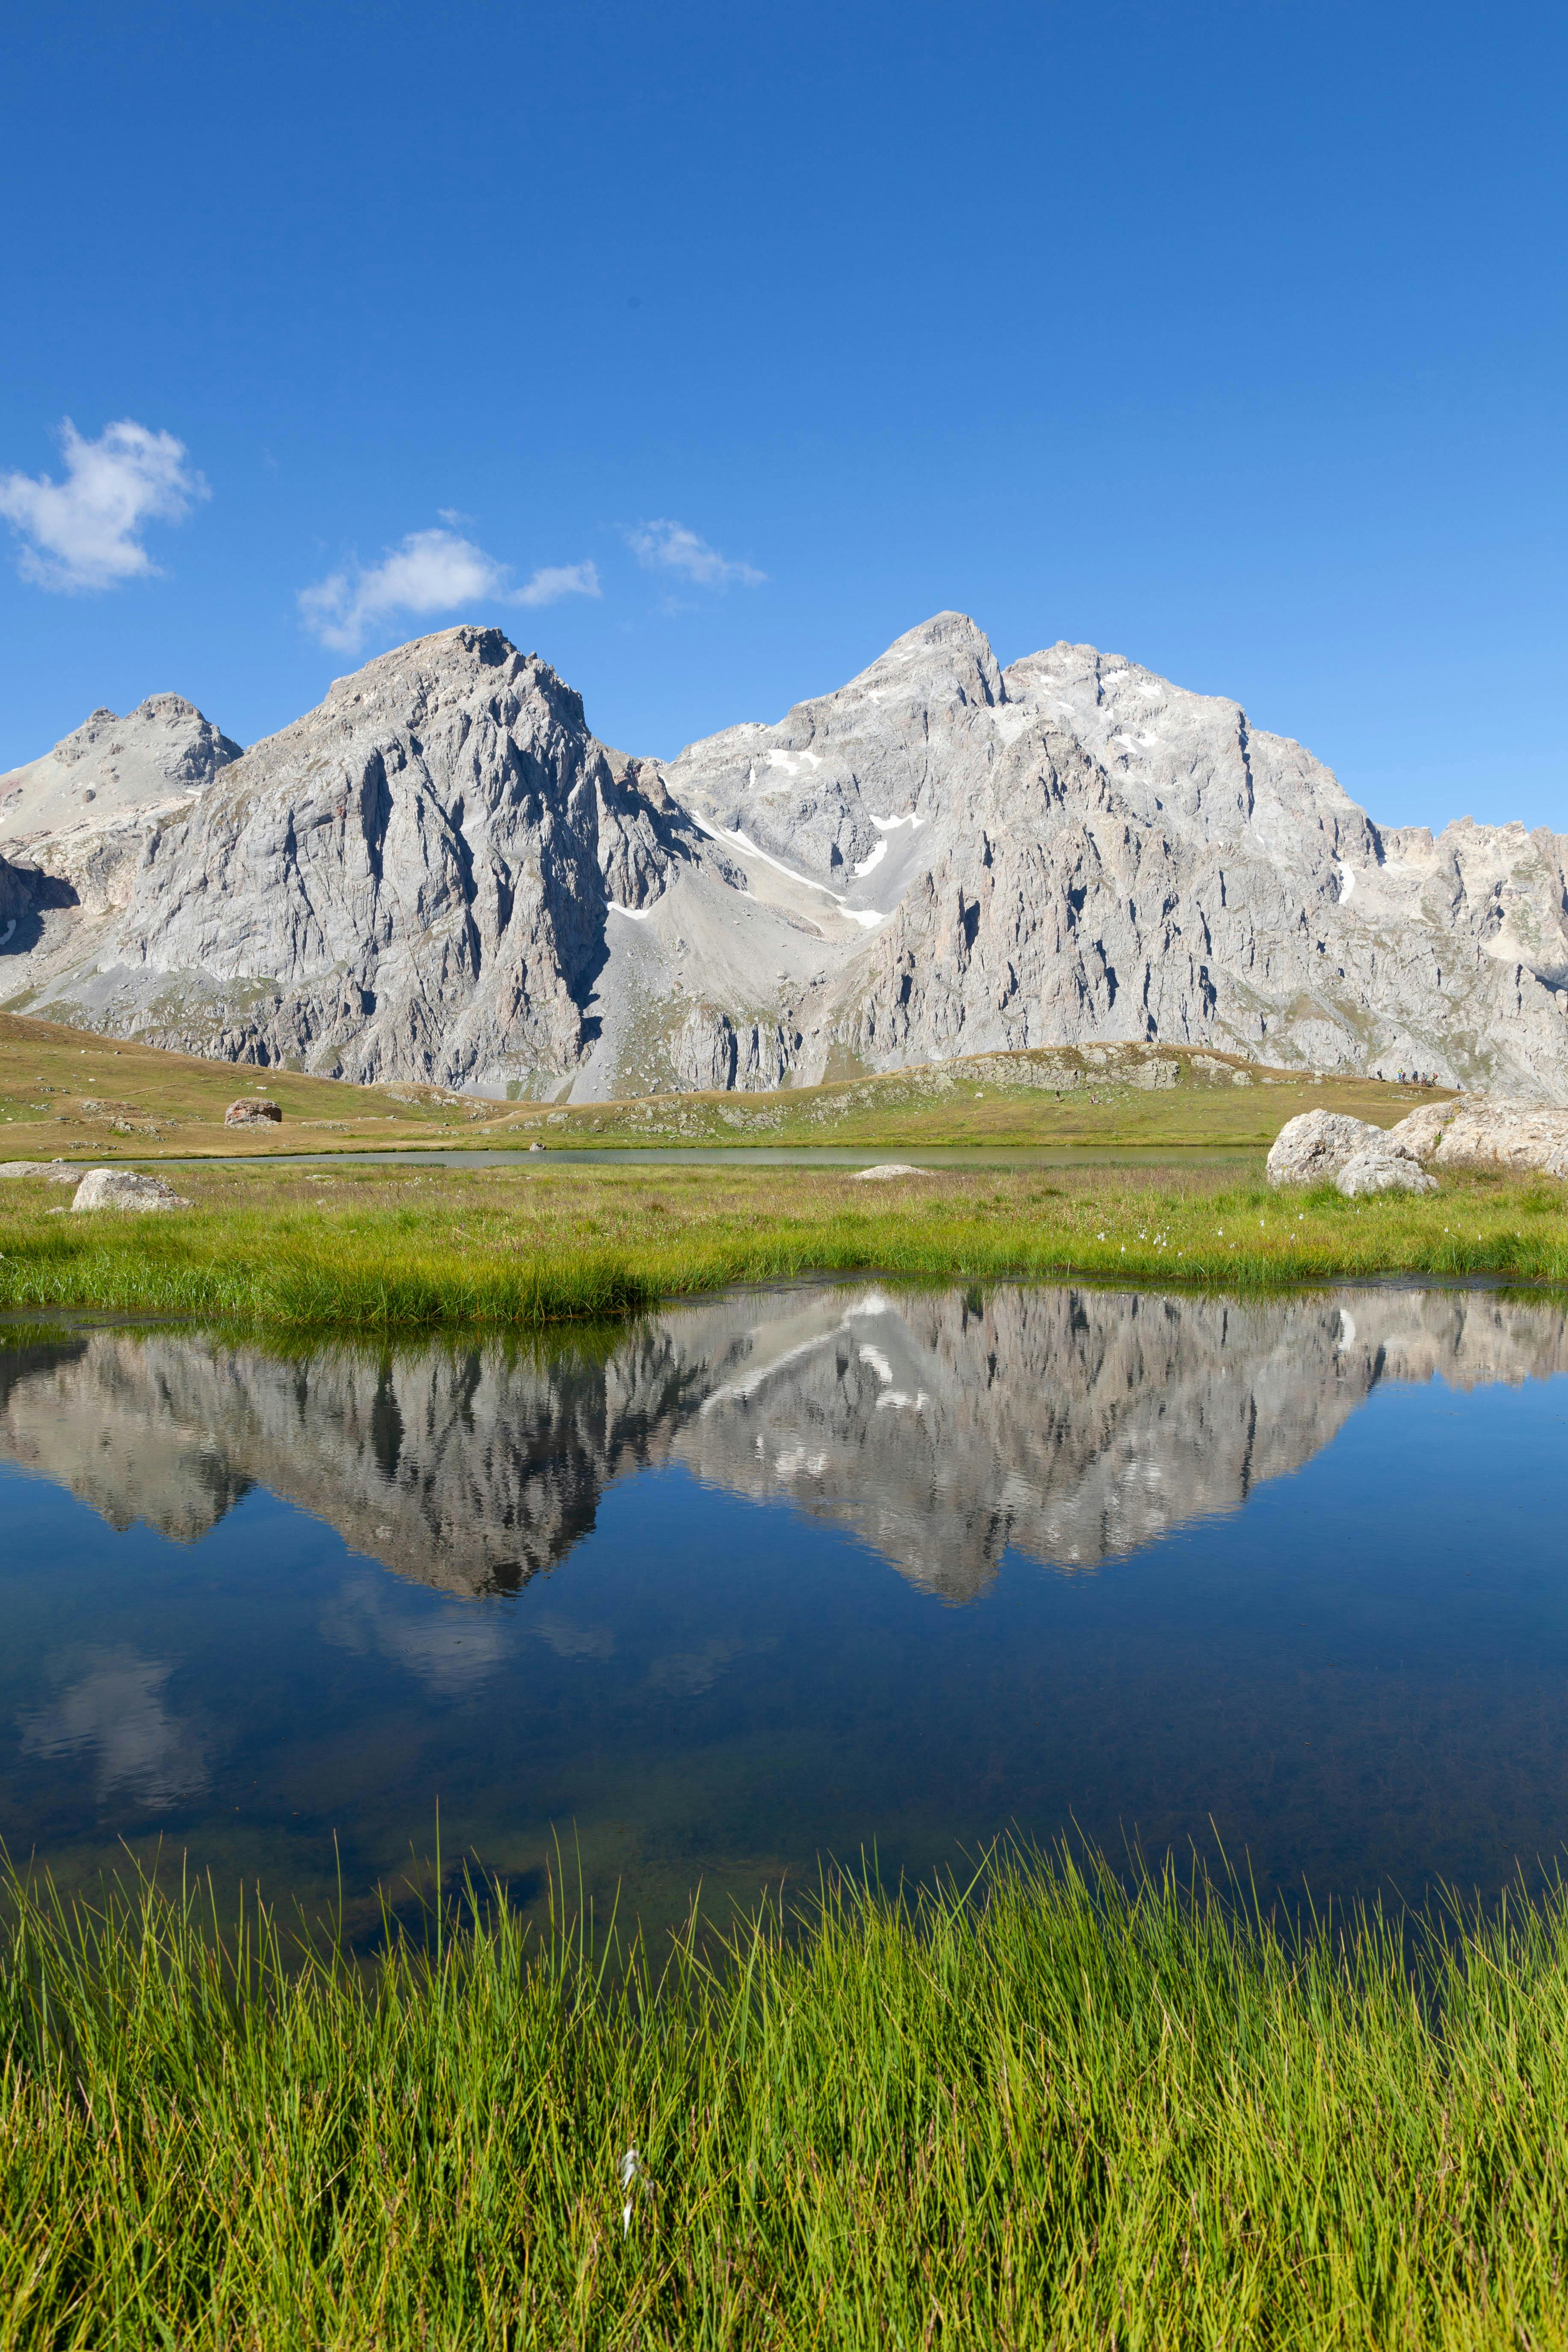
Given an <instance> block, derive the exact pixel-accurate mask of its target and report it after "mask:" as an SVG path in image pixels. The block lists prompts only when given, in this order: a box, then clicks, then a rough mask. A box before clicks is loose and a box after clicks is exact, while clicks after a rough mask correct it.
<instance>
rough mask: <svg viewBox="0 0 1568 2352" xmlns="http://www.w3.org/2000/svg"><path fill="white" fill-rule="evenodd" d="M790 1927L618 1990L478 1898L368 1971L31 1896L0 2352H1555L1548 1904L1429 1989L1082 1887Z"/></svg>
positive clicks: (1556, 1903)
mask: <svg viewBox="0 0 1568 2352" xmlns="http://www.w3.org/2000/svg"><path fill="white" fill-rule="evenodd" d="M791 1925H792V1923H790V1922H789V1921H787V1920H785V1919H783V1918H781V1917H780V1916H779V1915H778V1914H777V1913H773V1912H767V1911H764V1912H763V1913H762V1914H760V1915H759V1916H758V1917H757V1918H756V1919H755V1920H753V1921H752V1922H751V1923H749V1924H748V1925H746V1926H744V1927H742V1928H741V1929H740V1930H739V1931H738V1932H735V1933H733V1934H731V1937H729V1940H728V1943H727V1946H726V1947H725V1948H722V1949H721V1950H719V1951H718V1952H717V1953H716V1954H714V1953H712V1951H711V1949H710V1948H709V1949H708V1950H707V1951H705V1948H704V1947H703V1945H702V1944H701V1942H700V1938H699V1937H697V1935H696V1933H695V1930H694V1929H692V1930H689V1931H688V1932H687V1934H686V1935H685V1936H684V1937H679V1938H677V1939H676V1940H675V1942H674V1943H673V1945H672V1946H671V1948H669V1951H668V1956H667V1957H664V1958H656V1957H655V1956H653V1955H651V1954H649V1953H647V1952H646V1951H644V1950H642V1949H641V1948H637V1947H636V1946H634V1947H633V1948H630V1949H629V1950H627V1951H624V1952H622V1953H621V1954H620V1955H619V1960H618V1964H617V1965H616V1966H615V1967H610V1966H608V1965H606V1956H605V1955H601V1956H600V1957H599V1958H595V1956H594V1953H593V1951H592V1949H591V1948H590V1946H589V1944H588V1941H587V1939H586V1938H585V1937H584V1936H583V1935H582V1934H581V1933H580V1932H577V1931H574V1929H573V1928H572V1927H569V1926H567V1925H564V1924H563V1921H562V1918H561V1916H560V1914H559V1913H558V1914H557V1915H556V1917H555V1924H554V1926H553V1927H552V1931H551V1933H550V1934H549V1935H548V1937H546V1939H545V1940H544V1942H543V1943H542V1944H541V1945H537V1946H535V1945H533V1944H531V1942H530V1940H529V1937H528V1935H527V1932H526V1930H525V1929H523V1928H522V1927H521V1926H520V1925H519V1924H518V1923H517V1921H516V1920H515V1918H513V1917H512V1916H510V1915H509V1913H508V1911H507V1910H506V1907H505V1906H504V1904H502V1905H489V1906H482V1907H481V1908H480V1909H479V1910H478V1911H477V1912H476V1915H475V1916H473V1917H472V1918H470V1920H469V1921H468V1923H467V1924H465V1925H454V1923H453V1922H452V1921H451V1920H450V1919H448V1920H447V1922H446V1923H445V1925H444V1926H433V1927H432V1928H431V1930H430V1931H429V1932H427V1933H426V1934H425V1935H423V1936H422V1937H418V1938H416V1939H411V1938H407V1937H403V1938H394V1939H393V1940H392V1941H391V1942H390V1943H389V1945H388V1947H387V1948H386V1949H385V1950H384V1953H383V1954H382V1955H381V1957H380V1958H379V1959H378V1960H377V1961H376V1963H375V1964H374V1969H372V1970H371V1972H370V1973H369V1975H368V1976H367V1975H366V1974H365V1973H363V1971H362V1970H361V1969H357V1968H356V1967H355V1966H354V1965H353V1963H352V1962H351V1961H349V1960H347V1959H345V1958H342V1957H339V1956H338V1955H337V1954H335V1953H331V1952H329V1953H328V1954H326V1955H325V1956H324V1957H323V1956H322V1955H321V1954H320V1953H316V1954H313V1955H312V1954H309V1953H301V1952H300V1951H298V1950H296V1949H293V1948H290V1947H289V1943H288V1940H287V1938H286V1937H284V1935H283V1934H282V1933H281V1932H280V1930H279V1925H278V1923H277V1921H276V1920H275V1919H273V1918H271V1917H269V1916H268V1915H267V1914H266V1913H264V1912H258V1911H256V1910H252V1911H251V1912H250V1913H249V1914H248V1916H245V1917H244V1918H242V1919H241V1920H240V1921H239V1923H238V1924H237V1926H236V1927H232V1928H227V1929H225V1928H224V1927H223V1923H221V1922H219V1921H216V1920H215V1918H214V1917H213V1916H211V1914H210V1912H209V1911H208V1910H207V1909H206V1908H205V1898H204V1901H203V1902H198V1901H196V1900H195V1899H194V1898H193V1897H191V1896H189V1895H187V1896H186V1897H185V1898H184V1900H178V1899H177V1900H174V1901H172V1902H171V1901H166V1900H163V1899H162V1898H160V1897H158V1896H156V1895H153V1893H152V1892H151V1891H150V1890H148V1889H146V1888H144V1887H143V1888H142V1889H140V1890H133V1891H132V1894H131V1895H130V1897H129V1899H126V1900H121V1901H118V1902H116V1903H114V1904H112V1905H110V1906H109V1907H108V1908H107V1909H105V1910H100V1911H98V1912H96V1913H90V1912H86V1911H82V1910H79V1909H77V1910H72V1909H69V1908H68V1907H67V1906H65V1905H63V1904H62V1903H61V1902H59V1901H58V1899H51V1897H50V1896H49V1895H48V1894H47V1890H45V1891H43V1892H42V1893H41V1894H40V1893H39V1891H37V1890H36V1889H33V1890H28V1889H24V1888H19V1887H14V1888H13V1890H12V1924H11V1928H10V1934H9V1939H8V1942H7V1944H6V1946H5V1951H4V1957H3V1961H0V2051H3V2053H4V2067H5V2073H4V2081H3V2083H0V2098H3V2101H4V2126H3V2130H0V2311H3V2313H4V2323H3V2326H0V2341H3V2342H4V2343H5V2345H6V2346H7V2347H24V2346H26V2347H32V2346H41V2345H49V2346H51V2347H53V2346H58V2345H67V2344H69V2345H84V2346H85V2345H91V2346H94V2347H109V2346H121V2345H125V2346H130V2345H135V2346H142V2345H151V2344H170V2345H173V2344H178V2345H181V2346H191V2347H207V2346H212V2347H217V2346H220V2345H223V2346H256V2347H268V2352H270V2347H290V2352H293V2347H307V2346H316V2345H329V2344H330V2345H332V2346H334V2347H351V2346H353V2347H358V2346H365V2347H369V2346H376V2347H401V2346H405V2345H408V2346H417V2347H458V2346H462V2347H475V2346H489V2345H506V2346H517V2345H541V2346H551V2347H562V2346H574V2347H590V2346H592V2347H598V2346H605V2347H608V2346H616V2347H619V2346H627V2347H630V2346H641V2347H652V2346H672V2347H673V2346H680V2347H710V2346H711V2347H718V2346H736V2347H739V2346H745V2347H752V2346H781V2347H783V2346H790V2347H795V2346H803V2345H817V2344H820V2345H833V2346H840V2345H855V2346H859V2345H911V2346H913V2345H954V2346H958V2345H962V2346H965V2347H968V2346H975V2347H992V2346H1019V2347H1023V2346H1035V2345H1073V2346H1078V2345H1085V2344H1101V2345H1110V2344H1115V2345H1128V2346H1132V2345H1137V2346H1151V2347H1152V2346H1162V2347H1163V2346H1173V2345H1200V2344H1201V2345H1220V2344H1229V2345H1237V2346H1240V2345H1254V2344H1265V2345H1269V2346H1279V2347H1321V2346H1324V2345H1330V2344H1332V2345H1351V2346H1367V2347H1371V2346H1374V2345H1375V2346H1379V2347H1383V2346H1388V2345H1395V2344H1397V2345H1442V2346H1455V2347H1458V2346H1466V2347H1475V2346H1480V2345H1494V2344H1495V2345H1503V2344H1508V2345H1549V2344H1551V2345H1555V2344H1560V2343H1562V2342H1563V2340H1564V2335H1565V2332H1568V2293H1565V2290H1564V2286H1563V2257H1564V2252H1565V2250H1568V2206H1565V2195H1564V2192H1565V2187H1568V2095H1565V2094H1568V2032H1565V2027H1568V1906H1565V1905H1564V1902H1563V1897H1562V1895H1560V1894H1557V1895H1552V1896H1551V1897H1550V1898H1549V1899H1548V1900H1547V1901H1546V1902H1545V1904H1544V1905H1542V1906H1539V1907H1535V1908H1531V1907H1530V1906H1521V1907H1519V1908H1517V1909H1514V1908H1509V1907H1507V1906H1505V1907H1504V1908H1503V1910H1502V1911H1501V1912H1500V1913H1497V1914H1494V1915H1492V1916H1489V1918H1488V1919H1487V1920H1485V1921H1482V1920H1480V1919H1479V1918H1474V1917H1465V1916H1462V1915H1460V1914H1458V1913H1457V1912H1456V1913H1455V1914H1454V1916H1451V1917H1450V1918H1449V1919H1448V1920H1447V1922H1446V1923H1444V1932H1431V1931H1429V1932H1427V1933H1426V1937H1425V1938H1424V1939H1423V1938H1422V1937H1419V1936H1418V1937H1416V1939H1415V1966H1413V1965H1412V1948H1413V1947H1412V1938H1411V1937H1410V1935H1409V1933H1408V1932H1407V1931H1405V1929H1403V1928H1402V1927H1400V1926H1398V1925H1397V1924H1396V1923H1394V1922H1391V1921H1388V1920H1385V1919H1384V1918H1382V1917H1380V1916H1375V1915H1373V1916H1360V1917H1355V1918H1352V1919H1348V1920H1344V1921H1332V1922H1329V1923H1326V1924H1320V1926H1319V1927H1316V1928H1315V1929H1312V1930H1310V1931H1309V1932H1306V1933H1294V1932H1279V1931H1277V1930H1276V1929H1275V1928H1274V1927H1272V1926H1271V1925H1270V1924H1269V1923H1268V1922H1267V1921H1265V1920H1263V1919H1260V1918H1259V1917H1258V1916H1257V1915H1256V1914H1255V1913H1254V1912H1253V1911H1252V1910H1251V1909H1250V1908H1249V1906H1248V1905H1247V1900H1246V1899H1245V1895H1237V1890H1235V1889H1232V1890H1229V1891H1228V1892H1227V1893H1226V1894H1225V1895H1221V1894H1217V1893H1216V1892H1215V1889H1214V1887H1213V1886H1212V1885H1209V1884H1207V1883H1205V1881H1203V1880H1202V1879H1201V1878H1198V1879H1195V1880H1194V1881H1190V1882H1188V1883H1185V1884H1180V1883H1178V1882H1177V1880H1176V1879H1175V1878H1173V1877H1170V1876H1167V1877H1165V1878H1164V1879H1163V1880H1159V1881H1155V1880H1153V1879H1151V1878H1147V1877H1145V1878H1143V1879H1142V1880H1141V1881H1136V1882H1134V1883H1133V1884H1132V1885H1131V1887H1129V1886H1128V1885H1124V1884H1123V1883H1121V1881H1120V1880H1118V1879H1117V1878H1116V1877H1115V1876H1113V1875H1112V1874H1111V1873H1110V1871H1109V1870H1107V1869H1105V1868H1103V1867H1102V1866H1100V1865H1099V1864H1094V1863H1093V1862H1089V1863H1086V1864H1075V1863H1074V1862H1073V1861H1072V1860H1071V1859H1070V1858H1068V1857H1066V1856H1063V1857H1058V1859H1057V1860H1056V1861H1055V1862H1054V1863H1052V1864H1049V1865H1047V1864H1043V1863H1042V1862H1040V1861H1039V1860H1038V1859H1037V1858H1031V1857H1029V1856H1026V1855H1018V1854H1015V1855H1011V1856H997V1857H993V1858H992V1860H991V1863H990V1864H989V1866H988V1867H987V1868H986V1869H985V1870H984V1872H983V1873H982V1874H981V1875H980V1877H979V1879H978V1880H977V1881H976V1882H975V1883H973V1884H972V1885H966V1886H961V1885H950V1886H948V1887H947V1888H946V1889H944V1890H942V1891H939V1892H937V1893H934V1894H930V1893H928V1894H926V1895H922V1896H920V1897H917V1898H912V1899H910V1900H906V1901H900V1900H895V1899H889V1898H888V1897H885V1896H883V1895H879V1894H878V1893H876V1892H875V1891H868V1890H867V1889H866V1888H865V1887H863V1886H857V1885H853V1884H850V1883H847V1882H845V1881H835V1882H831V1883H829V1884H827V1885H825V1886H824V1888H823V1889H822V1891H821V1894H820V1896H819V1899H818V1900H817V1901H816V1904H815V1905H814V1906H812V1910H811V1914H810V1916H808V1917H807V1918H806V1920H805V1923H804V1927H798V1923H796V1926H797V1929H798V1931H796V1932H791V1931H790V1930H791ZM634 2150H635V2152H636V2153H635V2158H632V2160H631V2161H630V2162H629V2163H628V2152H629V2151H634Z"/></svg>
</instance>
